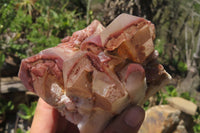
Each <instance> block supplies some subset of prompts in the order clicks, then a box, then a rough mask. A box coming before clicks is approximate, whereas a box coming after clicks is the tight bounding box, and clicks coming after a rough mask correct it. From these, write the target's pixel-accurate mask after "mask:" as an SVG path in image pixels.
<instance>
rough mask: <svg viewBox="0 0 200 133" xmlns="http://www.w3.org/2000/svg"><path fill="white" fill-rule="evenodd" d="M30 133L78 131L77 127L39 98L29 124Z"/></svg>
mask: <svg viewBox="0 0 200 133" xmlns="http://www.w3.org/2000/svg"><path fill="white" fill-rule="evenodd" d="M30 132H31V133H78V128H77V127H76V126H75V125H74V124H72V123H70V122H69V121H67V120H66V119H65V118H64V117H62V116H61V115H60V113H59V112H58V111H57V110H56V109H54V108H53V107H52V106H50V105H49V104H47V103H46V102H45V101H44V100H42V99H41V98H39V100H38V104H37V107H36V110H35V115H34V119H33V122H32V125H31V130H30Z"/></svg>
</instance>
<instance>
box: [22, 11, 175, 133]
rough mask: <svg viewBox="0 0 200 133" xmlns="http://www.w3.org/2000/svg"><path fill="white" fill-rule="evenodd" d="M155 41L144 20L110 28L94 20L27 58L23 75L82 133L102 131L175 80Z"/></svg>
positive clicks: (121, 19)
mask: <svg viewBox="0 0 200 133" xmlns="http://www.w3.org/2000/svg"><path fill="white" fill-rule="evenodd" d="M154 39H155V27H154V25H153V24H152V23H151V22H150V21H148V20H146V19H144V18H140V17H136V16H131V15H128V14H121V15H119V16H118V17H117V18H116V19H115V20H114V21H113V22H112V23H111V24H110V25H108V26H107V27H104V26H103V25H102V24H101V23H100V22H99V21H97V20H94V21H93V22H92V23H91V24H90V25H89V26H88V27H86V28H85V29H83V30H80V31H76V32H74V33H73V34H72V36H67V37H65V38H64V39H62V40H61V43H60V44H58V46H56V47H53V48H49V49H46V50H43V51H41V52H40V53H39V54H37V55H35V56H32V57H29V58H27V59H24V60H22V63H21V67H20V71H19V77H20V79H21V80H22V83H23V84H24V85H25V87H26V88H27V89H29V90H30V91H33V92H35V93H36V94H37V95H38V96H40V97H42V98H43V99H44V100H45V101H46V102H47V103H49V104H50V105H52V106H54V107H55V108H57V110H58V111H59V112H60V113H61V114H62V115H63V116H65V118H66V119H68V120H69V121H70V122H72V123H74V124H77V126H78V128H79V130H80V132H81V133H89V132H92V133H100V132H102V130H103V129H104V127H105V126H106V123H107V121H109V120H110V119H111V118H112V117H113V116H114V115H115V114H118V113H120V112H121V111H122V110H123V109H124V108H125V107H127V106H128V105H129V104H142V103H143V102H144V99H147V98H148V97H149V96H150V95H153V93H155V91H152V88H154V87H157V88H160V87H162V86H159V85H160V84H161V83H163V82H164V84H166V83H167V81H169V79H170V78H171V77H170V75H169V74H168V73H167V72H166V71H165V70H164V68H163V66H162V65H161V64H159V63H158V62H157V57H158V54H157V52H156V51H155V50H154V45H153V40H154ZM94 124H95V126H93V125H94Z"/></svg>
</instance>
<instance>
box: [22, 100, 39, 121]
mask: <svg viewBox="0 0 200 133" xmlns="http://www.w3.org/2000/svg"><path fill="white" fill-rule="evenodd" d="M36 106H37V102H32V103H31V105H30V107H29V106H27V105H26V104H19V105H18V108H19V111H20V112H19V113H18V116H19V117H20V118H22V119H24V120H29V121H31V120H32V118H33V116H34V114H35V109H36Z"/></svg>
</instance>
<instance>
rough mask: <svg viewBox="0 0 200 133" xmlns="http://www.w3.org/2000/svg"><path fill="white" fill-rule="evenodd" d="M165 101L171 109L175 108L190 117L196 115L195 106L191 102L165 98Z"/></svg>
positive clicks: (178, 98)
mask: <svg viewBox="0 0 200 133" xmlns="http://www.w3.org/2000/svg"><path fill="white" fill-rule="evenodd" d="M167 101H168V103H169V104H170V105H171V106H172V107H174V108H177V109H179V110H181V111H183V112H184V113H187V114H190V115H195V113H196V110H197V105H196V104H194V103H193V102H191V101H188V100H185V99H183V98H181V97H169V98H167Z"/></svg>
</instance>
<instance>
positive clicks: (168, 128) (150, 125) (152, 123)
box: [139, 105, 181, 133]
mask: <svg viewBox="0 0 200 133" xmlns="http://www.w3.org/2000/svg"><path fill="white" fill-rule="evenodd" d="M180 114H181V111H180V110H178V109H175V108H173V107H171V106H169V105H160V106H154V107H152V108H150V109H148V110H147V111H146V117H145V120H144V123H143V124H142V126H141V128H140V130H139V133H171V132H172V131H173V130H175V129H176V126H177V125H178V123H179V121H180Z"/></svg>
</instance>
